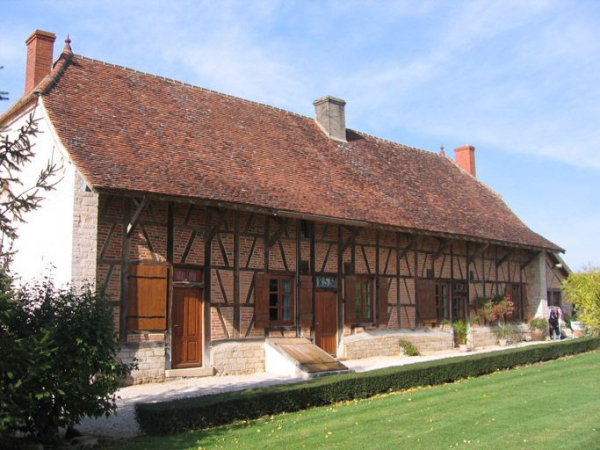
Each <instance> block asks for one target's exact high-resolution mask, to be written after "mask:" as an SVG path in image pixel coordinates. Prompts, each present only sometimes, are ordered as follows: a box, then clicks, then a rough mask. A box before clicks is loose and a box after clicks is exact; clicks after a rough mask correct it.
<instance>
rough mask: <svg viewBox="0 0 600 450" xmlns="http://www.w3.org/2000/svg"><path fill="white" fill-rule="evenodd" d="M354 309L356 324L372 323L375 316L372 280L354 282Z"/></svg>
mask: <svg viewBox="0 0 600 450" xmlns="http://www.w3.org/2000/svg"><path fill="white" fill-rule="evenodd" d="M354 306H355V308H356V310H355V311H356V312H355V316H354V317H355V319H356V321H357V322H373V321H374V318H375V317H374V316H375V314H374V313H373V311H374V302H373V280H370V279H357V280H356V301H355V304H354Z"/></svg>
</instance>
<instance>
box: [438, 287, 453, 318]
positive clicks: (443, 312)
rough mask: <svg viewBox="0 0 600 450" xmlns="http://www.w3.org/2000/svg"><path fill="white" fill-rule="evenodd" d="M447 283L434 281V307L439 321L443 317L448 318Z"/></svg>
mask: <svg viewBox="0 0 600 450" xmlns="http://www.w3.org/2000/svg"><path fill="white" fill-rule="evenodd" d="M448 288H449V285H448V283H436V285H435V309H436V311H437V314H436V315H437V320H438V322H441V321H442V320H444V319H448V320H449V319H450V314H449V308H448V306H449V302H450V294H449V289H448Z"/></svg>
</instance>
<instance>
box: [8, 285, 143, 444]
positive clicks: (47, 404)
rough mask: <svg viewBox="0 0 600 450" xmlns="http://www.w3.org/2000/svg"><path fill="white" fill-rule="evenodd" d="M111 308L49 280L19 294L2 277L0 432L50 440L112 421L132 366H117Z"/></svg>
mask: <svg viewBox="0 0 600 450" xmlns="http://www.w3.org/2000/svg"><path fill="white" fill-rule="evenodd" d="M112 321H113V315H112V306H111V304H110V302H109V301H108V299H107V298H105V297H104V296H103V295H102V294H100V293H95V292H93V291H92V290H91V289H89V288H87V289H84V290H83V291H82V292H81V293H75V292H74V291H73V290H72V289H58V288H56V287H55V286H54V285H53V284H52V282H51V281H50V280H45V281H43V282H41V283H38V284H35V285H33V286H32V287H27V288H22V289H17V290H15V289H13V288H12V286H11V285H10V279H9V278H8V277H7V276H6V274H3V273H0V355H2V365H1V366H0V434H5V435H6V434H10V433H13V432H15V431H20V432H24V433H27V434H32V435H35V436H37V437H38V438H40V439H41V440H52V439H54V438H55V437H56V436H57V434H58V429H59V427H72V426H74V425H75V424H77V423H78V422H79V421H80V420H81V418H82V417H84V416H90V417H100V416H103V415H106V416H108V415H110V414H111V413H113V412H114V411H115V410H116V396H115V392H116V390H117V388H118V387H119V384H120V382H121V380H122V379H123V378H124V377H125V376H127V375H128V374H129V373H130V371H131V370H132V368H133V366H132V365H126V364H122V363H117V362H115V358H116V354H117V351H118V340H117V338H116V335H115V333H114V332H113V329H112Z"/></svg>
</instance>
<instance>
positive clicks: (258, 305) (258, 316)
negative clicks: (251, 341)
mask: <svg viewBox="0 0 600 450" xmlns="http://www.w3.org/2000/svg"><path fill="white" fill-rule="evenodd" d="M254 309H255V310H254V317H255V321H254V326H255V327H256V328H266V327H268V326H269V274H268V273H257V274H256V275H254Z"/></svg>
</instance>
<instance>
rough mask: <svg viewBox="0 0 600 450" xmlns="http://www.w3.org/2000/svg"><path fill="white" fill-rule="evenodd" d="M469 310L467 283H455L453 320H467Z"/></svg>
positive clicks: (453, 286) (453, 287) (453, 290)
mask: <svg viewBox="0 0 600 450" xmlns="http://www.w3.org/2000/svg"><path fill="white" fill-rule="evenodd" d="M466 310H467V285H466V284H464V283H454V284H453V285H452V320H458V319H462V320H466V317H465V311H466Z"/></svg>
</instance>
